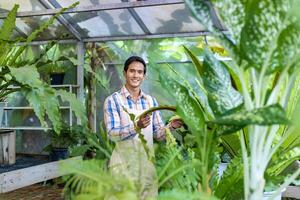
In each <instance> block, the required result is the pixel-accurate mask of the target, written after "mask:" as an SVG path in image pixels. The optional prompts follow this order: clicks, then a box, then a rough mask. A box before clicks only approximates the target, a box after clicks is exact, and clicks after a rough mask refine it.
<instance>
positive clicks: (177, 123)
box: [170, 119, 183, 129]
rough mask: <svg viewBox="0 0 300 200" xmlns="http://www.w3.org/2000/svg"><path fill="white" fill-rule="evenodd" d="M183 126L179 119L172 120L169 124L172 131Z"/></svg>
mask: <svg viewBox="0 0 300 200" xmlns="http://www.w3.org/2000/svg"><path fill="white" fill-rule="evenodd" d="M182 125H183V121H182V120H181V119H174V120H172V121H171V122H170V127H171V128H172V129H177V128H180V127H181V126H182Z"/></svg>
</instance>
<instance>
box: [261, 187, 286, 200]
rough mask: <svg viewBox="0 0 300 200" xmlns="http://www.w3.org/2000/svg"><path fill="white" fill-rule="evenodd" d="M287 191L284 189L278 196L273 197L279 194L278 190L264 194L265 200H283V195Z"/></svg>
mask: <svg viewBox="0 0 300 200" xmlns="http://www.w3.org/2000/svg"><path fill="white" fill-rule="evenodd" d="M285 190H286V189H283V190H282V191H281V192H280V193H278V194H277V195H276V196H274V197H273V195H274V194H275V193H276V192H277V190H274V191H269V192H264V194H263V200H269V199H271V197H272V200H281V197H282V193H283V192H284V191H285Z"/></svg>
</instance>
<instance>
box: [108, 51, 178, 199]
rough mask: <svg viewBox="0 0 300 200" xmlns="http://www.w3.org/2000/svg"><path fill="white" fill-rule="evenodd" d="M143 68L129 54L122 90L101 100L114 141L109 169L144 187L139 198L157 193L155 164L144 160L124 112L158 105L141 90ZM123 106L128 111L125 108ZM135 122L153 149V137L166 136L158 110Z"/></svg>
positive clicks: (141, 62)
mask: <svg viewBox="0 0 300 200" xmlns="http://www.w3.org/2000/svg"><path fill="white" fill-rule="evenodd" d="M146 71H147V68H146V63H145V61H144V60H143V59H142V58H141V57H138V56H131V57H130V58H128V59H127V60H126V61H125V64H124V72H123V74H124V77H125V80H126V83H125V85H124V86H123V87H122V88H121V90H119V91H117V92H115V93H113V94H112V95H110V96H109V97H107V99H106V100H105V102H104V123H105V126H106V129H107V132H108V136H109V138H110V139H111V140H112V141H115V142H116V147H115V149H114V151H113V153H112V156H111V159H110V164H109V165H110V169H111V170H112V171H113V172H115V173H119V174H122V175H125V176H126V177H127V178H129V179H132V180H133V181H134V182H136V183H137V182H138V183H139V185H137V187H141V188H143V189H142V190H141V189H140V190H139V191H142V192H141V194H140V199H145V198H155V197H156V195H157V184H156V183H155V168H154V166H153V164H152V163H151V162H149V161H148V160H147V156H146V153H145V151H144V149H143V148H142V146H141V145H140V144H141V142H140V140H139V138H138V135H137V133H136V131H135V129H134V125H133V123H132V121H131V120H130V118H129V115H128V113H127V112H129V113H132V114H135V115H139V114H141V113H142V112H144V111H145V110H148V109H149V108H151V107H153V106H158V103H157V101H156V99H155V98H153V97H152V96H150V95H148V94H145V93H144V92H143V91H142V90H141V85H142V82H143V81H144V79H145V76H146ZM124 108H125V109H126V110H127V112H125V111H124ZM137 125H138V127H140V128H141V130H142V134H143V135H144V138H145V139H146V141H147V145H148V147H149V149H150V150H153V138H155V139H157V140H163V139H164V138H165V126H164V123H163V120H162V117H161V114H160V112H159V111H155V112H153V113H152V114H151V115H146V116H143V117H141V118H140V119H139V121H138V122H137ZM181 125H182V122H181V121H180V120H174V121H171V122H170V124H168V125H167V126H168V127H169V128H170V129H176V128H179V127H180V126H181ZM141 155H142V156H141ZM140 172H141V173H142V175H141V174H140ZM137 179H142V180H137ZM149 181H150V182H149ZM141 183H142V184H141Z"/></svg>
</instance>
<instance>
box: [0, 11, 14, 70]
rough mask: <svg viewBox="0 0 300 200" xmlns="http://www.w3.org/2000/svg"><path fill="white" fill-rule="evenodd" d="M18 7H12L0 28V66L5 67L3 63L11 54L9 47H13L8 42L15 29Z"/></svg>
mask: <svg viewBox="0 0 300 200" xmlns="http://www.w3.org/2000/svg"><path fill="white" fill-rule="evenodd" d="M18 7H19V6H18V5H15V6H14V7H13V9H12V10H11V11H10V12H9V13H8V15H7V17H6V18H5V20H4V22H3V24H2V26H1V28H0V46H1V48H0V65H5V61H6V59H7V58H8V56H9V53H10V52H11V47H12V46H13V43H11V42H9V40H10V38H11V36H12V33H13V30H14V28H15V23H16V14H17V10H18Z"/></svg>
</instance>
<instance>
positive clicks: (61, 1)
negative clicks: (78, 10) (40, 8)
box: [56, 0, 122, 7]
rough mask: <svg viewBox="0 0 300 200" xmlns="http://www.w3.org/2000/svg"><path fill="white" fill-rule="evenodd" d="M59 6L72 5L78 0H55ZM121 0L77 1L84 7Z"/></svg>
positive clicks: (119, 0)
mask: <svg viewBox="0 0 300 200" xmlns="http://www.w3.org/2000/svg"><path fill="white" fill-rule="evenodd" d="M56 1H57V2H58V3H59V4H60V5H61V6H63V7H67V6H70V5H72V4H73V3H75V2H77V1H78V0H68V1H65V0H56ZM120 2H122V1H121V0H81V1H80V3H79V6H81V7H85V6H93V5H99V4H111V3H120Z"/></svg>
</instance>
